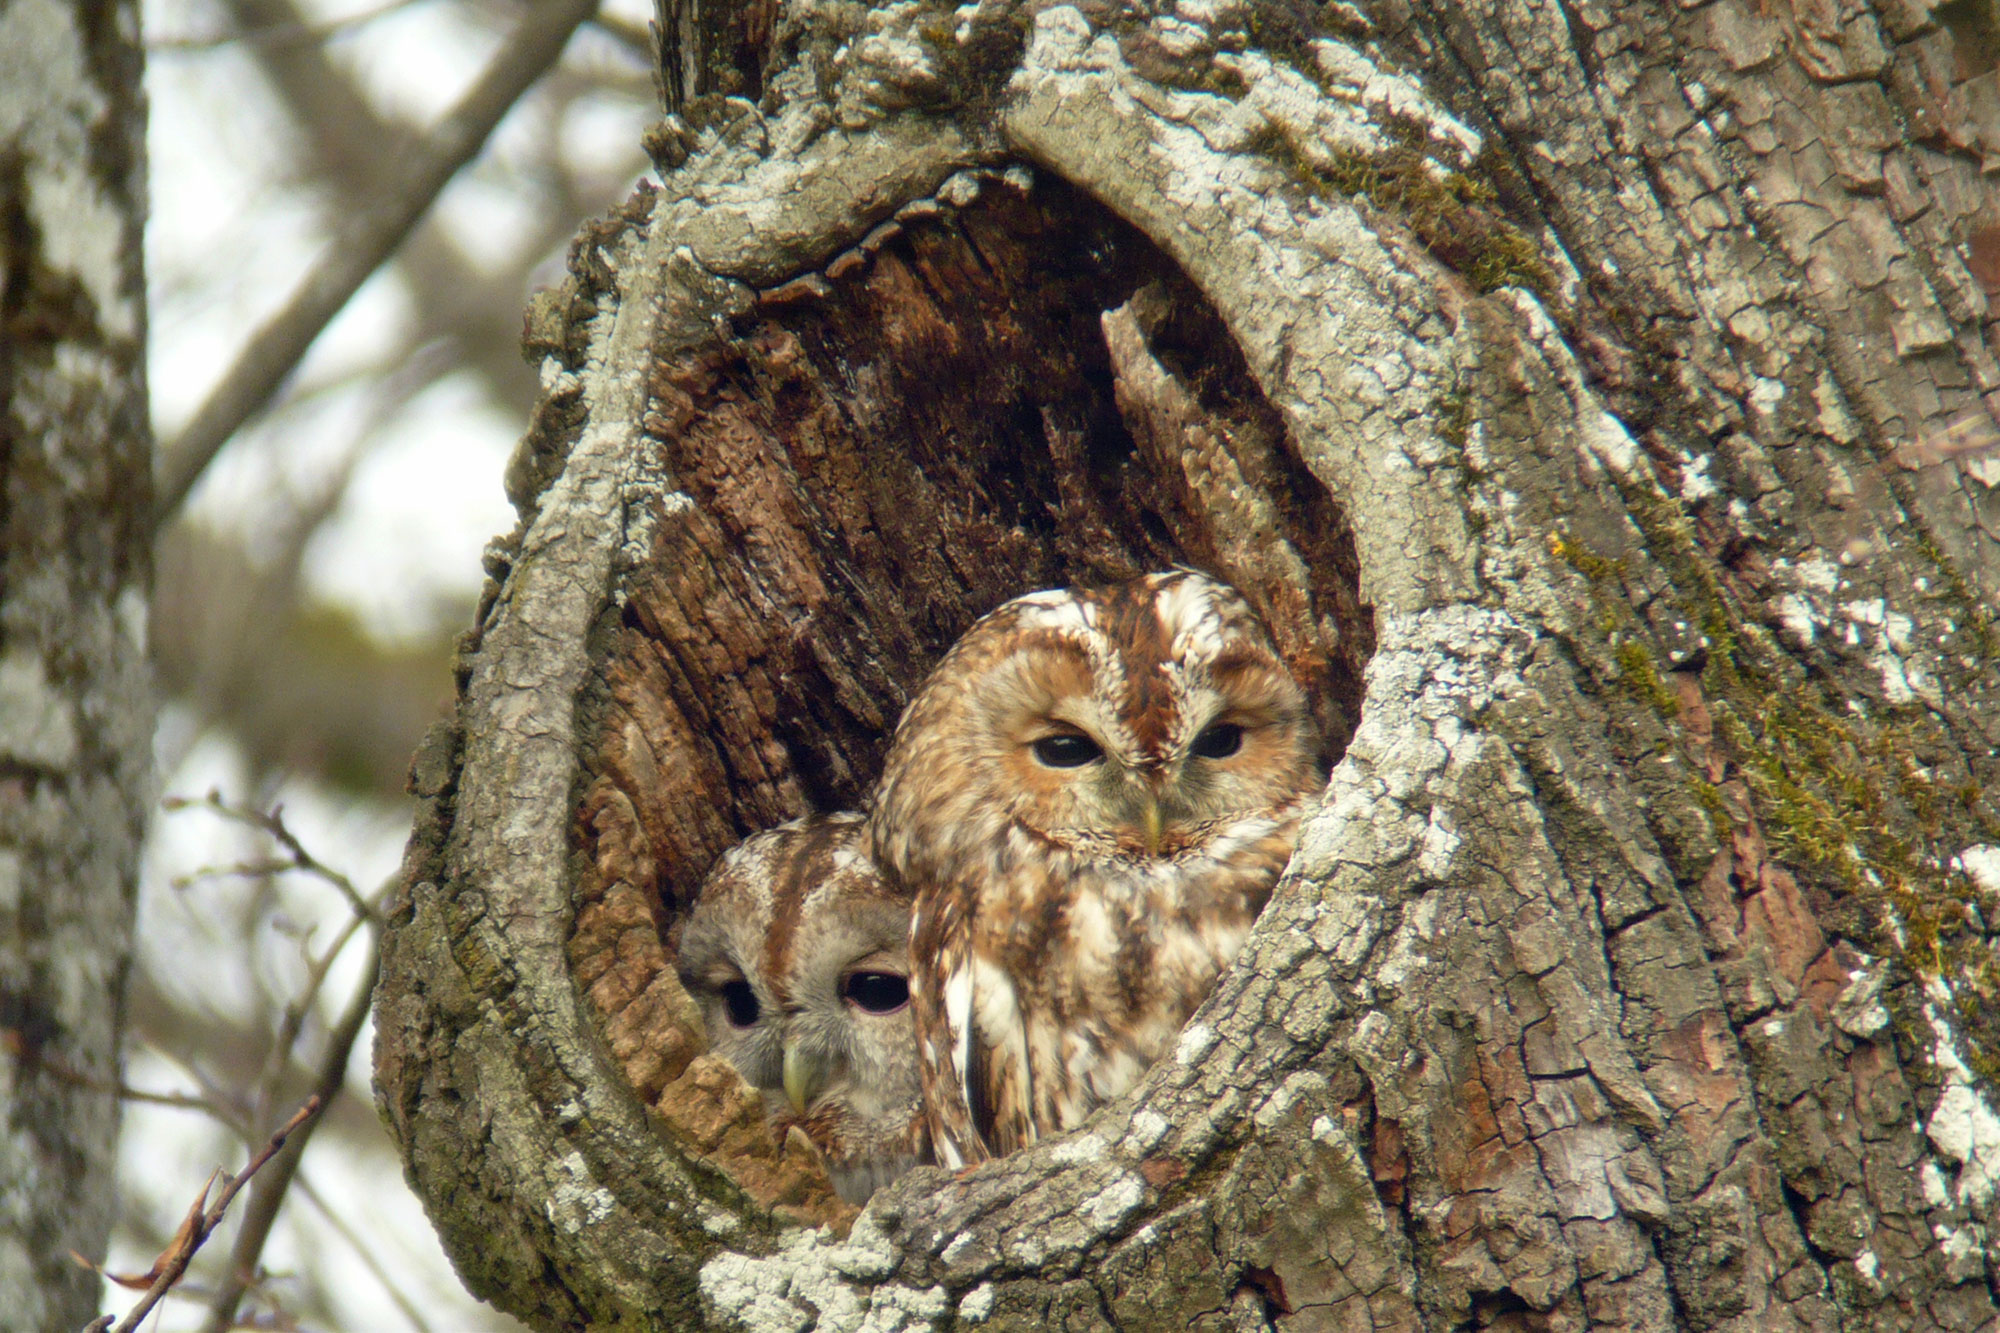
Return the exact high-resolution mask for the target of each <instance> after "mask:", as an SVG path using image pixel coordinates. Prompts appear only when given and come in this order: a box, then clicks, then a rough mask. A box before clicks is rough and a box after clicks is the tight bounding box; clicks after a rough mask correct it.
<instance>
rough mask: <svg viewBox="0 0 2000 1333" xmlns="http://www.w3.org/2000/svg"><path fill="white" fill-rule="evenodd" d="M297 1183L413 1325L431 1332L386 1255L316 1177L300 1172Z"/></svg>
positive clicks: (416, 1328)
mask: <svg viewBox="0 0 2000 1333" xmlns="http://www.w3.org/2000/svg"><path fill="white" fill-rule="evenodd" d="M296 1187H297V1189H298V1191H299V1192H300V1193H301V1194H303V1195H305V1197H306V1202H308V1203H310V1204H311V1205H312V1206H313V1207H315V1208H317V1209H318V1210H319V1214H320V1216H321V1217H323V1218H325V1219H326V1224H327V1225H328V1226H330V1227H332V1228H333V1229H334V1232H335V1233H336V1234H338V1235H339V1237H340V1238H341V1239H342V1240H344V1241H346V1242H347V1244H348V1248H350V1249H352V1250H353V1251H354V1253H355V1254H356V1255H357V1256H358V1257H359V1258H360V1260H361V1266H362V1267H363V1268H366V1269H367V1270H368V1272H369V1273H370V1274H371V1275H372V1276H373V1277H374V1279H375V1281H376V1282H377V1283H378V1284H380V1286H381V1288H382V1291H383V1294H385V1295H386V1296H388V1298H389V1301H390V1303H391V1304H392V1305H394V1306H395V1307H396V1309H397V1310H399V1311H401V1312H402V1315H403V1318H404V1319H406V1320H408V1321H409V1324H410V1327H411V1328H413V1329H415V1330H416V1333H431V1325H430V1321H429V1320H427V1319H425V1318H424V1314H423V1311H422V1310H420V1309H419V1308H418V1307H417V1303H416V1301H414V1300H412V1299H411V1297H410V1295H409V1293H408V1292H406V1291H404V1290H403V1289H402V1288H401V1287H399V1286H397V1285H396V1280H395V1279H394V1278H393V1277H391V1276H390V1274H389V1268H388V1265H386V1264H384V1263H383V1262H382V1257H381V1256H380V1255H378V1254H376V1253H375V1251H374V1249H373V1248H372V1247H371V1246H370V1245H369V1244H368V1240H367V1238H366V1237H365V1236H363V1235H362V1234H361V1233H360V1232H358V1231H356V1230H355V1229H354V1228H353V1227H352V1226H349V1225H348V1222H347V1219H346V1218H344V1217H342V1216H341V1215H340V1213H339V1211H338V1210H337V1209H335V1208H334V1206H333V1205H332V1203H330V1202H329V1201H328V1200H327V1198H326V1196H325V1195H323V1194H321V1193H320V1192H319V1190H318V1189H317V1188H316V1187H315V1186H314V1185H313V1183H312V1179H311V1178H310V1177H308V1176H307V1175H306V1174H305V1173H304V1172H303V1171H301V1172H300V1173H299V1177H298V1180H297V1181H296Z"/></svg>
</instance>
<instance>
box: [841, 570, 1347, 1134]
mask: <svg viewBox="0 0 2000 1333" xmlns="http://www.w3.org/2000/svg"><path fill="white" fill-rule="evenodd" d="M1232 730H1234V731H1235V732H1236V733H1237V734H1236V735H1235V736H1234V737H1233V738H1232V736H1231V735H1230V733H1231V731H1232ZM1051 737H1061V738H1065V739H1061V740H1056V741H1053V742H1052V741H1051V740H1050V738H1051ZM1232 739H1233V741H1234V747H1233V748H1231V741H1232ZM1051 746H1053V747H1054V748H1050V747H1051ZM1225 750H1226V751H1227V753H1222V751H1225ZM1092 752H1094V753H1095V757H1094V758H1091V757H1089V756H1090V755H1091V754H1092ZM1079 756H1083V758H1081V760H1080V761H1079ZM1318 760H1319V738H1318V735H1317V733H1316V732H1315V730H1314V727H1313V723H1312V721H1311V717H1310V714H1309V713H1308V712H1307V709H1306V701H1305V698H1304V695H1303V693H1302V692H1301V691H1300V689H1299V687H1298V685H1297V683H1296V682H1294V681H1293V680H1292V679H1291V677H1290V676H1289V675H1287V674H1286V672H1285V670H1284V667H1283V666H1282V664H1281V663H1280V662H1279V660H1278V657H1277V654H1276V653H1275V652H1274V651H1273V649H1272V647H1271V643H1270V638H1269V636H1268V634H1267V633H1266V632H1265V630H1264V628H1263V626H1262V625H1261V624H1259V623H1258V621H1257V619H1256V617H1255V616H1254V615H1253V614H1252V612H1251V611H1250V608H1249V607H1248V606H1247V605H1246V604H1245V603H1244V601H1243V600H1242V598H1241V597H1240V596H1238V595H1237V594H1236V593H1235V592H1234V591H1233V590H1232V589H1230V588H1228V587H1226V586H1224V585H1222V584H1220V583H1217V582H1215V581H1214V580H1212V579H1209V578H1207V577H1205V576H1203V575H1200V574H1195V573H1192V572H1190V571H1184V570H1177V571H1173V572H1169V573H1162V574H1151V575H1147V576H1145V577H1143V578H1140V579H1134V580H1131V581H1129V582H1127V583H1123V584H1119V585H1117V586H1115V587H1112V588H1107V589H1103V590H1099V591H1093V592H1073V591H1055V592H1043V593H1034V594H1030V595H1029V596H1026V597H1022V598H1017V599H1016V600H1014V601H1012V602H1009V603H1007V604H1006V605H1005V606H1002V607H1001V608H1000V609H998V610H997V611H995V612H993V613H992V614H991V615H989V616H987V617H986V618H985V619H984V620H981V621H980V622H979V623H978V624H977V625H974V626H973V627H972V629H971V630H969V631H968V632H967V633H966V635H965V637H964V638H962V639H961V640H960V641H959V642H958V644H957V645H956V646H955V647H954V648H953V649H952V650H951V652H950V653H948V654H947V655H946V657H945V659H944V660H943V662H941V663H940V664H939V666H938V668H937V670H936V671H935V672H933V673H932V675H931V677H930V679H929V680H928V681H927V682H926V683H925V685H924V687H923V689H922V690H921V691H920V692H919V693H918V695H917V697H916V699H915V700H914V701H912V703H911V704H910V707H909V709H908V710H907V711H906V713H905V714H904V717H903V720H902V722H901V724H900V725H899V726H898V728H897V732H896V739H895V742H894V744H893V746H892V747H891V750H890V754H889V758H888V761H887V765H886V768H885V771H884V774H883V779H882V783H881V786H880V788H879V789H878V791H877V794H876V798H875V802H874V807H873V811H872V813H871V815H870V817H869V834H870V842H871V846H872V848H873V850H874V854H875V857H876V860H877V862H878V863H879V864H880V865H881V866H882V867H883V870H884V872H885V873H886V874H887V875H888V876H889V878H890V879H891V880H893V881H895V882H897V883H899V884H901V885H902V886H904V887H905V888H907V889H908V890H909V891H911V892H912V893H913V894H914V896H915V904H916V912H915V917H914V919H913V921H912V925H911V932H912V933H911V952H912V959H913V963H914V967H915V973H914V977H913V988H914V996H913V1003H914V1007H915V1011H916V1030H917V1046H918V1056H919V1062H920V1064H921V1067H922V1071H923V1083H924V1101H925V1113H926V1116H927V1118H928V1121H929V1127H930V1132H931V1135H932V1138H933V1140H934V1144H935V1148H936V1152H937V1155H938V1160H939V1161H941V1162H943V1163H944V1164H946V1165H953V1166H955V1165H961V1164H965V1163H970V1162H975V1161H978V1160H981V1159H982V1158H984V1157H987V1156H989V1155H994V1154H999V1153H1005V1152H1011V1151H1013V1150H1015V1149H1017V1148H1020V1147H1022V1146H1025V1145H1026V1144H1029V1143H1032V1142H1034V1141H1035V1140H1036V1139H1037V1138H1039V1137H1040V1136H1041V1135H1043V1134H1045V1133H1054V1132H1057V1131H1059V1130H1062V1129H1067V1128H1069V1127H1071V1126H1073V1125H1075V1124H1078V1123H1079V1122H1081V1121H1082V1120H1083V1119H1084V1117H1086V1116H1087V1115H1089V1113H1090V1112H1091V1111H1092V1110H1093V1109H1094V1108H1096V1107H1097V1106H1099V1105H1101V1104H1103V1103H1104V1102H1106V1101H1109V1100H1110V1099H1112V1098H1114V1097H1117V1096H1119V1095H1121V1094H1122V1093H1124V1092H1126V1091H1128V1090H1129V1089H1130V1088H1131V1087H1132V1086H1133V1085H1134V1084H1135V1083H1137V1081H1138V1080H1139V1077H1140V1076H1141V1075H1142V1074H1143V1073H1144V1072H1145V1070H1146V1068H1147V1066H1149V1065H1150V1064H1151V1063H1152V1062H1153V1060H1154V1059H1156V1058H1157V1057H1158V1056H1159V1055H1160V1054H1161V1053H1162V1052H1163V1051H1165V1050H1166V1049H1167V1047H1168V1046H1170V1045H1171V1044H1172V1042H1173V1040H1174V1038H1175V1036H1176V1034H1178V1032H1179V1030H1180V1027H1181V1025H1182V1023H1184V1022H1185V1021H1186V1020H1187V1017H1188V1015H1189V1014H1191V1013H1192V1012H1193V1011H1194V1009H1195V1007H1196V1006H1197V1005H1199V1004H1200V1003H1201V1001H1202V999H1203V998H1204V997H1205V996H1206V995H1207V994H1208V991H1209V988H1210V987H1211V985H1212V984H1213V982H1214V980H1215V977H1216V974H1217V973H1218V972H1219V971H1220V969H1221V968H1222V967H1223V966H1225V965H1226V964H1227V963H1228V962H1229V960H1230V959H1231V958H1233V957H1234V956H1235V954H1236V952H1237V950H1238V949H1239V948H1240V947H1241V945H1242V942H1243V939H1244V936H1245V935H1247V934H1248V933H1249V930H1250V926H1251V924H1252V922H1253V921H1254V920H1255V919H1256V916H1257V913H1258V912H1259V911H1261V910H1262V908H1263V905H1264V902H1265V900H1266V899H1267V898H1268V897H1269V895H1270V891H1271V886H1272V884H1273V883H1274V882H1275V881H1276V879H1277V876H1278V874H1279V872H1280V871H1281V870H1282V869H1283V868H1284V865H1285V862H1286V860H1287V859H1288V858H1289V857H1290V855H1291V851H1292V847H1293V844H1294V842H1295V841H1296V839H1297V836H1298V822H1299V817H1300V813H1301V811H1302V809H1303V808H1304V806H1305V804H1306V803H1307V802H1308V801H1309V800H1310V799H1311V797H1312V796H1313V794H1314V793H1315V791H1316V790H1317V788H1318V787H1319V786H1320V784H1321V781H1322V776H1323V775H1322V773H1321V770H1320V768H1319V762H1318Z"/></svg>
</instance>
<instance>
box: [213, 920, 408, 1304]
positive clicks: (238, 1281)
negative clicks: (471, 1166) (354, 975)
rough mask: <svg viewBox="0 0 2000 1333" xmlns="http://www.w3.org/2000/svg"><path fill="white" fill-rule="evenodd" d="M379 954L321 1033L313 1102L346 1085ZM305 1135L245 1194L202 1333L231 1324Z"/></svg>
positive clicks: (275, 1217)
mask: <svg viewBox="0 0 2000 1333" xmlns="http://www.w3.org/2000/svg"><path fill="white" fill-rule="evenodd" d="M380 959H381V954H380V952H379V951H377V950H372V949H371V950H370V951H369V955H368V971H367V974H366V975H365V976H364V977H363V978H362V979H361V985H360V986H359V987H358V988H357V989H356V991H355V993H354V998H353V999H352V1000H350V1001H349V1002H348V1006H347V1012H346V1013H344V1014H342V1015H341V1018H340V1023H339V1025H338V1026H337V1027H335V1028H334V1030H333V1031H332V1033H330V1034H329V1035H328V1037H327V1046H326V1054H325V1056H324V1057H323V1058H322V1059H321V1060H320V1066H319V1077H318V1086H317V1087H316V1088H315V1089H314V1091H313V1096H312V1104H314V1105H324V1104H326V1103H329V1102H331V1101H332V1100H333V1099H334V1098H335V1097H337V1096H339V1095H340V1090H341V1088H342V1087H343V1086H345V1084H346V1081H347V1062H348V1059H349V1057H350V1056H352V1055H353V1053H354V1043H355V1042H356V1040H358V1039H359V1038H360V1036H361V1029H362V1028H363V1027H364V1026H365V1025H366V1024H367V1021H368V1009H369V1006H370V1005H371V1004H372V1003H373V1002H374V998H375V980H376V976H377V974H378V971H379V968H380ZM317 1123H318V1122H315V1124H317ZM311 1138H312V1134H311V1130H310V1129H308V1130H307V1132H305V1133H303V1134H300V1135H299V1136H298V1141H297V1142H296V1143H295V1144H294V1145H293V1147H292V1151H290V1152H288V1153H286V1154H285V1156H284V1160H282V1161H280V1162H279V1163H278V1164H277V1166H276V1167H274V1168H273V1169H272V1170H271V1172H270V1174H269V1175H267V1176H266V1177H265V1178H264V1179H262V1180H260V1181H258V1182H257V1188H256V1190H255V1191H253V1192H252V1194H251V1196H250V1206H249V1207H248V1208H247V1209H245V1210H244V1214H243V1225H242V1227H241V1228H240V1229H239V1230H238V1231H237V1233H236V1244H235V1245H234V1246H233V1247H232V1248H231V1250H230V1253H229V1271H228V1273H227V1274H225V1275H224V1277H223V1279H222V1285H221V1287H220V1289H219V1290H218V1291H217V1292H216V1296H215V1300H214V1302H213V1304H211V1305H210V1307H209V1317H208V1323H207V1324H206V1325H205V1328H206V1330H207V1333H227V1330H228V1329H230V1328H231V1327H233V1326H234V1324H235V1321H236V1307H237V1306H238V1305H239V1304H240V1303H241V1302H242V1300H243V1293H244V1292H245V1291H246V1290H247V1289H248V1288H249V1286H250V1283H251V1282H252V1280H254V1278H255V1276H256V1273H257V1264H258V1260H259V1257H260V1256H261V1255H262V1254H263V1252H264V1242H265V1241H266V1240H267V1239H269V1238H270V1234H271V1227H272V1226H273V1224H275V1223H276V1222H277V1220H278V1212H279V1210H280V1209H281V1208H283V1207H284V1203H285V1195H286V1193H287V1191H288V1190H289V1188H290V1186H291V1183H292V1180H293V1179H294V1177H296V1175H297V1174H298V1169H299V1158H300V1157H301V1156H302V1155H304V1153H305V1150H306V1144H307V1143H308V1142H309V1141H310V1140H311Z"/></svg>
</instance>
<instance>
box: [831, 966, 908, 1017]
mask: <svg viewBox="0 0 2000 1333" xmlns="http://www.w3.org/2000/svg"><path fill="white" fill-rule="evenodd" d="M840 994H841V997H842V998H843V999H845V1000H847V1001H848V1002H849V1003H851V1004H854V1005H857V1006H859V1007H860V1008H862V1009H865V1010H867V1011H868V1012H869V1013H871V1014H893V1013H895V1012H896V1011H897V1010H898V1009H901V1008H902V1007H903V1006H904V1005H906V1004H908V1003H909V1002H910V982H909V978H907V977H903V976H898V975H897V974H896V973H894V972H850V973H849V974H848V975H847V976H846V977H845V978H844V979H843V980H842V981H841V983H840Z"/></svg>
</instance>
